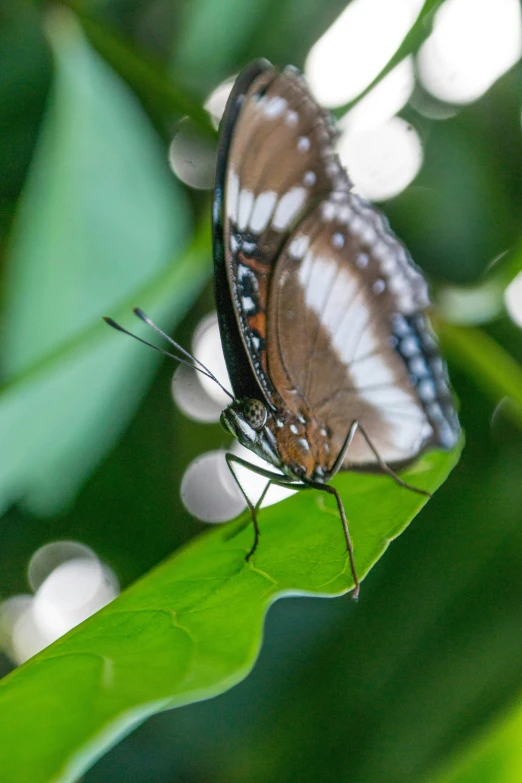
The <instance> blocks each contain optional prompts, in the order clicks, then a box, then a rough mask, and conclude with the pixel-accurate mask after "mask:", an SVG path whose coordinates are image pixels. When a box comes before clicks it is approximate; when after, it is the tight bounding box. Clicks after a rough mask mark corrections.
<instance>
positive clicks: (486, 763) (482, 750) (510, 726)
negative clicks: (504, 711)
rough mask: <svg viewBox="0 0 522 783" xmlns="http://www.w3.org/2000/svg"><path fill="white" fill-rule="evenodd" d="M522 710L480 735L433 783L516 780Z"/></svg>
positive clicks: (520, 770) (521, 769) (521, 763)
mask: <svg viewBox="0 0 522 783" xmlns="http://www.w3.org/2000/svg"><path fill="white" fill-rule="evenodd" d="M521 737H522V709H521V708H520V707H518V708H517V709H516V710H515V711H513V712H512V713H511V714H510V716H509V717H508V718H507V719H505V720H504V721H502V723H501V724H500V725H495V726H494V727H493V728H491V729H489V731H488V732H487V733H486V734H484V735H483V736H482V737H481V738H480V739H479V740H478V741H475V743H473V745H472V747H471V748H470V749H468V750H467V751H466V752H465V753H463V754H461V755H460V757H459V758H457V760H456V761H455V762H454V763H453V764H452V765H451V766H449V768H448V769H447V770H446V771H445V772H444V773H443V774H441V775H440V776H437V777H436V778H434V779H433V778H432V779H431V780H432V781H433V783H520V780H522V758H521V755H520V742H521Z"/></svg>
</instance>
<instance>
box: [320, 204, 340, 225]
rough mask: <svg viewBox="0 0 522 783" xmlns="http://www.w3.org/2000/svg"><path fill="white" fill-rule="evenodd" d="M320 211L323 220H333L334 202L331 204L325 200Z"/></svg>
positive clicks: (335, 210)
mask: <svg viewBox="0 0 522 783" xmlns="http://www.w3.org/2000/svg"><path fill="white" fill-rule="evenodd" d="M321 213H322V216H323V219H324V220H328V221H329V220H333V219H334V218H335V215H336V213H337V209H336V206H335V204H332V203H331V202H330V201H326V202H325V203H324V204H323V205H322V207H321Z"/></svg>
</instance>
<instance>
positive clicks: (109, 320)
mask: <svg viewBox="0 0 522 783" xmlns="http://www.w3.org/2000/svg"><path fill="white" fill-rule="evenodd" d="M140 312H141V311H140ZM103 320H104V321H105V323H106V324H108V325H109V326H112V328H113V329H116V330H117V331H118V332H123V334H127V335H128V336H129V337H133V338H134V339H135V340H137V341H138V342H139V343H143V345H147V346H148V347H149V348H153V349H154V350H155V351H158V353H161V354H163V356H168V357H169V359H174V361H176V362H179V363H180V364H184V365H185V366H186V367H190V369H191V370H197V371H198V372H200V373H201V374H202V375H205V376H206V377H207V378H210V380H212V381H214V382H215V383H217V385H218V386H219V387H220V388H221V389H223V391H224V392H225V394H228V396H229V397H230V398H231V399H234V398H233V396H232V395H231V394H230V392H229V391H228V390H227V389H225V387H224V386H223V385H222V384H221V383H220V382H219V381H218V379H217V378H216V377H215V375H214V374H213V373H211V372H210V370H209V369H208V368H207V367H205V365H202V366H201V367H198V366H197V365H196V364H195V362H196V361H197V360H196V359H195V357H192V356H191V355H190V354H189V353H188V351H185V350H184V349H183V348H181V346H178V344H177V343H176V342H174V340H169V342H172V343H173V344H174V345H175V346H176V348H179V349H180V351H181V352H182V353H183V354H185V355H187V356H188V357H189V359H191V361H188V360H187V359H184V358H183V357H181V356H176V354H173V353H170V352H169V351H165V350H163V348H159V347H158V346H157V345H154V343H149V341H148V340H144V339H143V338H142V337H138V335H137V334H134V333H133V332H130V331H129V330H128V329H125V328H124V327H123V326H121V324H119V323H117V322H116V321H114V319H112V318H109V317H108V316H103ZM142 320H145V319H142ZM146 323H150V324H152V321H150V319H147V321H146ZM156 329H157V331H161V330H160V329H159V328H156ZM165 336H166V335H165ZM198 364H201V362H198Z"/></svg>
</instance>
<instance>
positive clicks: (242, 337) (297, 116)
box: [213, 61, 459, 467]
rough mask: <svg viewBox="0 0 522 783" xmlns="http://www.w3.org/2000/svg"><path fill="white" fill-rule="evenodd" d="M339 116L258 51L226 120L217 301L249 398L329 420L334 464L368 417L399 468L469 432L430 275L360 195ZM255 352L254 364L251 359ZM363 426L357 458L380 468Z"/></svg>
mask: <svg viewBox="0 0 522 783" xmlns="http://www.w3.org/2000/svg"><path fill="white" fill-rule="evenodd" d="M334 142H335V131H334V130H333V128H332V125H331V122H330V118H329V115H327V114H326V113H325V112H323V111H322V110H321V109H320V107H318V106H317V104H316V103H315V101H314V100H313V99H312V97H311V96H310V94H309V92H308V89H307V87H306V84H305V83H304V81H303V79H302V77H301V76H300V75H299V74H298V72H297V71H295V70H294V69H293V68H286V69H284V70H283V71H281V72H278V71H277V70H275V69H274V68H273V67H272V66H271V65H270V64H269V63H267V62H266V61H255V62H254V63H252V64H251V65H250V66H249V67H248V68H247V69H245V71H244V72H243V73H242V74H240V76H239V77H238V80H237V81H236V84H235V86H234V89H233V91H232V93H231V96H230V98H229V101H228V103H227V108H226V110H225V114H224V116H223V121H222V125H221V136H220V147H219V150H218V166H217V178H216V190H215V200H214V215H213V226H214V263H215V286H216V300H217V305H218V313H219V320H220V329H221V336H222V342H223V346H224V350H225V358H226V361H227V367H228V370H229V375H230V377H231V380H232V385H233V388H234V392H235V395H236V396H237V397H258V396H259V393H260V391H261V392H262V394H263V395H264V397H265V400H266V402H267V403H268V405H269V406H270V407H272V408H274V409H275V408H286V409H288V410H289V411H292V412H294V413H296V414H297V415H301V414H302V413H303V412H305V413H306V415H307V416H313V417H314V418H315V419H316V420H317V421H319V422H320V423H321V425H322V427H323V431H324V432H325V433H326V435H325V437H327V438H328V439H329V446H330V454H331V462H332V463H333V461H334V459H335V457H336V456H337V454H338V453H339V451H340V449H341V447H342V444H343V442H344V439H345V437H346V435H347V433H348V431H349V428H350V425H351V424H352V422H353V421H355V420H357V421H359V422H360V423H361V424H362V425H363V427H364V429H365V431H366V432H367V433H368V435H369V437H370V438H371V440H372V443H373V444H374V445H375V447H376V448H377V450H378V451H379V454H380V456H381V457H382V458H383V459H384V460H385V461H387V462H389V463H392V464H394V465H395V464H396V465H399V464H404V463H406V462H409V461H411V460H412V459H414V458H415V457H416V456H417V455H418V454H420V453H421V452H422V451H423V450H424V449H425V448H427V447H428V446H430V445H435V446H442V447H451V446H452V445H453V444H454V443H455V441H456V439H457V438H458V434H459V426H458V421H457V417H456V414H455V411H454V408H453V402H452V398H451V393H450V391H449V386H448V381H447V374H446V368H445V365H444V362H443V361H442V359H441V357H440V354H439V351H438V347H437V343H436V340H435V339H434V337H433V335H432V333H431V331H430V328H429V324H428V322H427V319H426V317H425V315H424V311H425V310H426V308H427V307H428V305H429V299H428V293H427V287H426V282H425V280H424V278H423V276H422V274H421V273H420V272H419V270H418V269H417V268H416V267H415V265H414V264H413V262H412V261H411V258H410V257H409V255H408V253H407V251H406V250H405V248H404V247H403V246H402V245H401V244H400V243H399V242H398V240H397V239H396V238H395V236H394V235H393V233H392V232H391V230H390V229H389V227H388V224H387V222H386V221H385V219H384V218H383V217H382V216H381V215H380V213H379V212H378V211H377V210H375V209H374V208H373V207H372V206H371V205H370V204H368V203H367V202H365V201H364V200H363V199H360V198H359V197H357V196H356V195H354V194H352V193H351V192H350V188H351V183H350V181H349V179H348V176H347V175H346V172H345V171H344V170H343V168H342V167H341V165H340V163H339V161H338V159H337V156H336V154H335V150H334ZM245 357H248V361H247V362H245ZM375 463H376V461H375V456H374V455H373V453H372V451H371V450H370V449H369V447H368V445H367V443H366V442H365V441H364V439H363V438H362V436H360V435H359V436H356V438H355V441H354V443H353V445H352V447H351V448H350V452H349V455H348V456H347V463H346V465H345V467H349V466H350V467H353V466H370V467H371V466H375Z"/></svg>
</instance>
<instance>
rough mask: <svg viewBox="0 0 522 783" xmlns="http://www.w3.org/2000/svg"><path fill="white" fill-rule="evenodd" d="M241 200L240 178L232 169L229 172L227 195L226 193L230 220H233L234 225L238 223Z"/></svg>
mask: <svg viewBox="0 0 522 783" xmlns="http://www.w3.org/2000/svg"><path fill="white" fill-rule="evenodd" d="M238 198H239V177H238V176H237V174H235V173H234V171H233V170H232V169H230V171H229V172H228V182H227V193H226V201H227V210H226V211H227V215H228V217H229V218H230V220H233V221H234V223H237V209H238V204H237V201H238Z"/></svg>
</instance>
